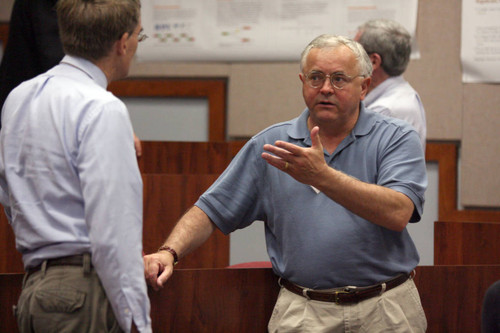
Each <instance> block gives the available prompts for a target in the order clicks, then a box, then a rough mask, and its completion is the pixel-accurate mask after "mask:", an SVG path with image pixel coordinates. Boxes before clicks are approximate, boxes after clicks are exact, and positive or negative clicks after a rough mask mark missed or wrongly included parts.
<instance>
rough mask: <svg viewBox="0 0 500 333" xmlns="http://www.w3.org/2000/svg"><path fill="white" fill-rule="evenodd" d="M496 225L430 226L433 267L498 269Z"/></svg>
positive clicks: (499, 232)
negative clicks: (455, 266)
mask: <svg viewBox="0 0 500 333" xmlns="http://www.w3.org/2000/svg"><path fill="white" fill-rule="evenodd" d="M499 241H500V223H487V222H468V223H467V222H443V221H437V222H435V223H434V264H435V265H500V242H499Z"/></svg>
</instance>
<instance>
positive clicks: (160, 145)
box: [139, 141, 231, 174]
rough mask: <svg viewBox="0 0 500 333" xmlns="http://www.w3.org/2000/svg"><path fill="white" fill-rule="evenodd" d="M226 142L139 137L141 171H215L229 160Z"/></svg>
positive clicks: (192, 172)
mask: <svg viewBox="0 0 500 333" xmlns="http://www.w3.org/2000/svg"><path fill="white" fill-rule="evenodd" d="M230 149H231V147H230V146H229V145H228V143H227V142H159V141H143V142H142V152H143V154H142V156H141V157H140V158H139V168H140V169H141V173H170V174H171V173H176V174H215V173H219V174H220V173H222V172H223V171H224V169H225V168H226V167H227V165H228V164H229V162H230V158H231V156H230V154H231V152H230Z"/></svg>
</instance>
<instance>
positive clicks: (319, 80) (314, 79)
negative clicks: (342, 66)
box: [306, 71, 365, 90]
mask: <svg viewBox="0 0 500 333" xmlns="http://www.w3.org/2000/svg"><path fill="white" fill-rule="evenodd" d="M358 76H362V77H365V76H364V75H356V76H348V75H345V74H340V73H332V74H325V73H323V72H316V71H312V72H310V73H309V74H307V75H306V83H307V84H308V85H309V86H310V87H311V88H321V87H323V85H324V84H325V80H326V78H330V83H331V85H332V86H333V87H334V88H335V89H339V90H341V89H343V88H344V87H345V86H346V85H347V84H348V83H350V82H351V81H352V80H354V79H355V78H357V77H358Z"/></svg>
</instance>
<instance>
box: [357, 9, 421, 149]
mask: <svg viewBox="0 0 500 333" xmlns="http://www.w3.org/2000/svg"><path fill="white" fill-rule="evenodd" d="M354 39H355V40H356V41H357V42H359V43H360V44H361V45H363V47H364V48H365V50H366V53H368V55H369V56H370V60H371V62H372V66H373V75H372V81H371V84H370V86H369V88H368V94H367V96H366V98H365V100H364V103H365V106H366V107H367V108H368V109H370V110H372V111H375V112H379V113H381V114H385V115H387V116H390V117H394V118H399V119H403V120H405V121H407V122H408V123H410V124H411V125H412V126H413V127H414V128H415V130H416V131H417V133H418V135H419V137H420V141H421V142H422V147H423V148H424V150H425V140H426V135H427V128H426V123H425V110H424V106H423V105H422V101H421V100H420V96H419V95H418V93H417V92H416V91H415V89H413V87H412V86H411V85H410V84H409V83H408V82H407V81H406V80H405V79H404V78H403V73H404V71H405V70H406V67H407V66H408V63H409V61H410V54H411V36H410V34H409V33H408V31H407V30H406V29H405V28H404V27H403V26H402V25H401V24H399V23H398V22H396V21H393V20H388V19H376V20H371V21H368V22H366V23H364V24H363V25H361V26H360V27H359V28H358V32H357V34H356V37H355V38H354Z"/></svg>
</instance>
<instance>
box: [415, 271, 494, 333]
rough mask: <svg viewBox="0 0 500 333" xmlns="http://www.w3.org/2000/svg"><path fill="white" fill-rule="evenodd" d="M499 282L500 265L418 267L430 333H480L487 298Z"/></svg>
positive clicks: (421, 295) (421, 293)
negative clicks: (487, 293) (482, 310)
mask: <svg viewBox="0 0 500 333" xmlns="http://www.w3.org/2000/svg"><path fill="white" fill-rule="evenodd" d="M499 279H500V265H493V266H419V267H417V275H416V276H415V284H416V285H417V288H418V290H419V293H420V298H421V300H422V306H423V308H424V311H425V315H426V317H427V324H428V327H427V333H443V332H480V331H481V330H480V327H481V306H482V302H483V298H484V294H485V292H486V289H488V287H489V286H490V285H492V284H493V283H494V282H495V281H497V280H499Z"/></svg>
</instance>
